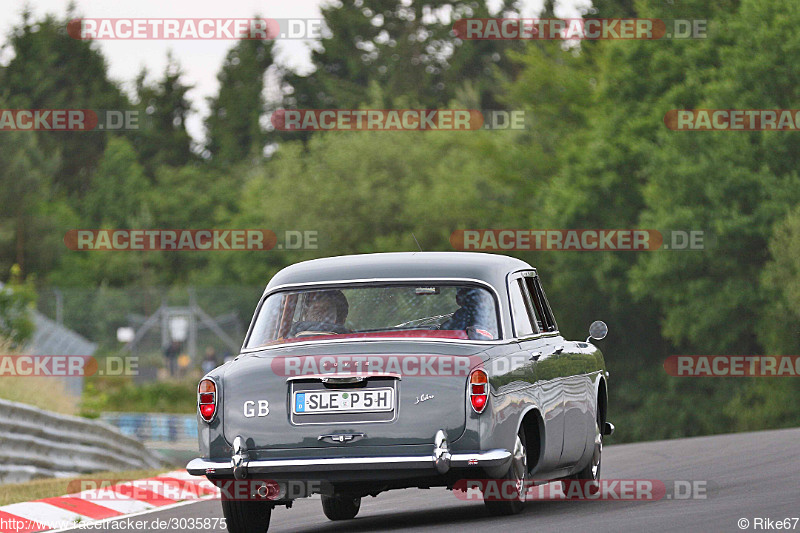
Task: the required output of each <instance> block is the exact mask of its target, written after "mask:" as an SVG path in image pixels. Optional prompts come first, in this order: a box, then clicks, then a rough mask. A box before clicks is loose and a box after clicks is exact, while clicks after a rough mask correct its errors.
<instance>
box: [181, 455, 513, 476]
mask: <svg viewBox="0 0 800 533" xmlns="http://www.w3.org/2000/svg"><path fill="white" fill-rule="evenodd" d="M510 462H511V452H509V451H508V450H501V449H497V450H489V451H484V452H474V453H453V454H450V453H447V452H445V453H444V454H439V455H435V454H433V453H431V454H428V455H420V456H413V455H412V456H397V457H331V458H315V459H257V460H253V461H248V460H244V461H241V462H239V463H238V464H237V465H236V467H234V461H233V460H232V459H227V460H209V459H202V458H197V459H192V460H191V461H190V462H189V464H188V465H187V466H186V470H187V471H188V472H189V473H190V474H192V475H195V476H206V475H213V476H216V477H236V478H237V479H243V478H245V477H261V476H264V475H270V476H281V475H288V474H294V473H313V474H315V475H318V476H324V474H325V473H328V472H331V473H333V472H358V471H376V470H377V471H397V470H400V471H403V472H404V473H406V474H410V473H415V474H417V473H418V474H419V475H420V476H426V475H435V474H437V473H439V474H445V473H447V472H448V471H449V470H450V469H451V468H489V469H500V470H504V469H505V468H507V467H508V465H509V464H510Z"/></svg>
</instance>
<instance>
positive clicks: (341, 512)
mask: <svg viewBox="0 0 800 533" xmlns="http://www.w3.org/2000/svg"><path fill="white" fill-rule="evenodd" d="M359 509H361V497H360V496H355V497H353V496H346V495H342V494H334V495H333V496H326V495H324V494H323V495H322V511H323V512H324V513H325V516H327V517H328V518H329V519H330V520H350V519H351V518H355V517H356V515H357V514H358V510H359Z"/></svg>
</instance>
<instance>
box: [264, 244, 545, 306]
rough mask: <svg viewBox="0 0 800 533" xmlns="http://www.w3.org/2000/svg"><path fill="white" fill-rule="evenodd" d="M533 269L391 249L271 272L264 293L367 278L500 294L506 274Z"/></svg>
mask: <svg viewBox="0 0 800 533" xmlns="http://www.w3.org/2000/svg"><path fill="white" fill-rule="evenodd" d="M518 270H533V267H531V266H530V265H529V264H528V263H526V262H525V261H521V260H519V259H516V258H513V257H508V256H504V255H497V254H487V253H478V252H393V253H376V254H361V255H342V256H337V257H326V258H322V259H312V260H310V261H303V262H301V263H296V264H294V265H291V266H288V267H286V268H284V269H283V270H281V271H280V272H278V273H277V274H275V276H274V277H273V278H272V279H271V280H270V282H269V285H267V289H266V290H267V292H269V291H270V290H271V289H273V288H275V287H277V286H280V285H295V284H303V283H319V282H332V281H354V280H370V279H381V280H383V279H387V280H389V279H409V278H411V279H416V278H420V279H426V278H427V279H433V278H460V279H474V280H479V281H483V282H486V283H488V284H490V285H492V286H493V287H495V288H496V289H497V290H498V292H500V294H501V295H502V294H503V293H504V292H505V291H502V290H501V289H502V287H503V286H504V285H505V279H506V275H507V274H508V273H509V272H515V271H518Z"/></svg>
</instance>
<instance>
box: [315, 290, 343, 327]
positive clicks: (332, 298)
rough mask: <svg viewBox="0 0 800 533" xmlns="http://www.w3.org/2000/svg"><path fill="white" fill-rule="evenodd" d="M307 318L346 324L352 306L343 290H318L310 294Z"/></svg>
mask: <svg viewBox="0 0 800 533" xmlns="http://www.w3.org/2000/svg"><path fill="white" fill-rule="evenodd" d="M306 305H307V307H306V318H305V319H306V320H308V321H311V322H327V323H329V324H344V321H345V319H346V318H347V312H348V311H349V308H350V306H349V305H348V303H347V298H345V297H344V294H342V291H338V290H331V291H318V292H313V293H311V294H309V295H308V303H307V304H306Z"/></svg>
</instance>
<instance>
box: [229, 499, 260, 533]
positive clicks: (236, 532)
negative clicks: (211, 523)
mask: <svg viewBox="0 0 800 533" xmlns="http://www.w3.org/2000/svg"><path fill="white" fill-rule="evenodd" d="M222 514H223V515H224V516H225V522H226V524H227V526H228V531H229V532H230V533H266V531H267V529H269V519H270V518H271V517H272V504H270V503H267V502H253V501H234V500H222Z"/></svg>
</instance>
